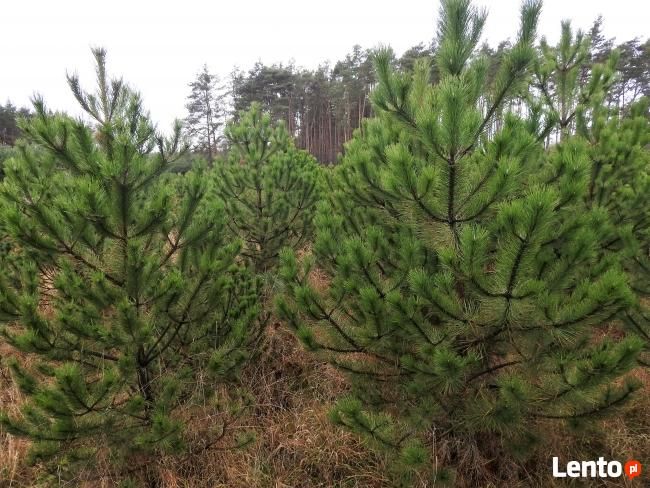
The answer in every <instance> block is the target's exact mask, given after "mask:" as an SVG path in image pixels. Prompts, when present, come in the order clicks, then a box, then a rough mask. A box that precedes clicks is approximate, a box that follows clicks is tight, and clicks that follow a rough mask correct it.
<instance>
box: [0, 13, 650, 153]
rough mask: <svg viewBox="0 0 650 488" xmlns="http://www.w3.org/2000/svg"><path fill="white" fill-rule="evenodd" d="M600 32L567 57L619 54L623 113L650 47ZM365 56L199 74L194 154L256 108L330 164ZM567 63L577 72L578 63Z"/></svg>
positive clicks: (0, 115) (613, 102)
mask: <svg viewBox="0 0 650 488" xmlns="http://www.w3.org/2000/svg"><path fill="white" fill-rule="evenodd" d="M602 26H603V19H602V17H599V18H598V19H596V20H595V21H594V23H593V25H592V27H591V29H590V30H589V32H585V33H584V34H580V35H582V38H583V41H584V45H583V48H584V49H583V50H582V51H581V52H576V53H574V54H575V55H576V56H578V57H583V56H586V57H587V58H588V60H589V61H590V62H591V64H593V63H601V62H603V61H604V60H606V59H609V57H610V55H611V54H612V52H613V51H614V50H617V51H618V61H617V64H616V73H617V80H616V82H615V83H614V86H613V88H612V90H611V91H610V92H608V95H607V100H605V103H606V104H607V106H608V107H609V108H617V110H618V111H619V112H622V111H625V110H627V107H629V106H630V105H631V104H632V103H634V102H635V101H637V100H638V99H639V98H641V97H642V96H644V95H645V96H649V95H650V39H646V40H645V41H642V40H640V39H638V38H636V39H632V40H629V41H626V42H622V43H620V44H618V45H616V44H615V43H614V40H613V39H608V38H606V37H605V36H604V35H603V31H602ZM510 47H511V45H510V42H508V41H506V42H502V43H500V44H499V45H498V46H497V47H496V48H493V47H490V46H489V45H487V44H484V45H483V47H482V48H481V50H480V51H481V54H485V55H487V56H488V58H489V60H490V63H489V75H490V76H491V77H492V78H493V77H494V76H495V74H496V73H497V70H498V67H499V65H500V63H501V60H502V57H503V54H504V52H506V51H507V50H508V49H509V48H510ZM436 50H437V47H436V45H435V42H431V43H428V44H425V43H420V44H418V45H416V46H413V47H411V48H410V49H408V50H406V51H405V52H404V53H403V54H402V56H397V55H395V54H394V53H392V54H391V64H392V65H393V67H394V68H395V69H397V70H399V71H402V72H404V71H412V70H413V66H414V63H415V60H417V59H420V58H425V59H428V60H429V61H433V59H434V56H435V53H436ZM372 55H373V50H372V49H364V48H362V47H361V46H358V45H357V46H354V47H353V48H352V51H351V52H350V53H349V54H347V55H346V56H345V58H344V59H342V60H339V61H337V62H336V63H334V64H333V65H331V64H329V63H323V64H321V65H320V66H318V67H317V68H316V69H313V70H310V69H305V68H300V67H297V66H295V65H294V64H293V63H289V64H270V65H267V64H264V63H261V62H258V63H256V64H255V65H254V66H253V67H252V68H250V69H249V70H242V69H239V68H235V69H234V70H233V71H232V72H231V73H230V74H229V75H228V77H227V78H224V79H220V78H219V77H218V76H217V75H216V74H213V73H210V72H209V70H208V68H207V67H206V66H204V67H203V68H202V69H201V71H200V72H199V73H198V74H197V75H196V77H195V79H194V80H193V81H192V82H191V83H190V84H189V87H190V90H191V91H190V94H189V96H188V99H187V105H186V107H187V110H188V114H187V116H186V118H185V127H186V135H187V136H188V137H190V138H191V140H192V141H193V147H194V150H195V151H196V152H197V153H200V154H202V155H204V156H205V157H206V158H207V159H208V161H210V162H211V161H212V159H213V158H214V155H215V154H216V153H217V152H219V151H220V150H222V149H223V147H222V146H223V145H224V141H225V139H224V137H223V129H224V127H225V123H226V121H227V120H228V119H230V118H234V119H237V114H238V113H240V112H241V111H242V110H245V109H247V108H248V107H249V106H250V105H251V104H252V103H253V102H257V103H259V104H260V105H261V107H262V109H263V110H265V111H267V112H269V113H270V114H271V117H272V120H273V121H274V122H280V121H282V122H283V123H284V124H285V125H286V128H287V130H288V131H289V134H291V135H293V137H294V138H295V142H296V146H297V147H298V148H301V149H306V150H308V151H309V152H310V153H311V154H313V155H314V156H315V157H316V159H317V160H318V161H320V162H321V163H324V164H330V163H334V162H336V161H337V158H338V155H339V154H340V153H341V151H342V149H343V144H344V143H345V142H347V141H348V140H349V139H350V138H351V137H352V133H353V131H354V130H355V129H357V128H358V127H360V125H361V121H362V120H363V119H364V118H366V117H370V116H371V115H373V113H372V107H371V103H370V98H369V95H370V92H371V91H372V89H373V88H374V86H375V83H376V79H375V74H374V71H373V68H372V63H373V61H372V57H373V56H372ZM572 62H573V64H580V65H581V66H582V65H583V64H584V63H582V60H580V59H577V58H576V59H573V61H572ZM578 62H579V63H578ZM430 64H431V66H432V68H431V70H432V72H431V80H432V82H433V83H436V82H437V80H438V73H437V72H436V71H437V68H436V64H435V63H434V62H431V63H430ZM588 74H589V73H588V70H584V73H582V80H584V79H586V77H587V76H588ZM517 103H519V105H520V107H521V108H522V109H523V107H524V106H525V105H526V104H524V103H521V101H520V100H519V101H517V99H516V98H513V99H512V100H511V101H510V102H509V108H510V109H516V108H517V107H514V106H513V104H517ZM28 113H29V112H28V110H27V109H24V108H17V107H15V106H14V105H12V104H11V103H10V102H7V103H6V105H4V106H2V105H0V146H2V145H5V146H6V145H8V146H12V145H13V144H14V142H15V140H16V137H17V136H18V134H19V129H18V126H17V123H16V119H17V118H18V117H19V116H21V115H27V114H28ZM493 129H494V130H496V129H497V128H496V127H495V128H493Z"/></svg>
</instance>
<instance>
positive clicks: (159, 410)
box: [0, 0, 650, 487]
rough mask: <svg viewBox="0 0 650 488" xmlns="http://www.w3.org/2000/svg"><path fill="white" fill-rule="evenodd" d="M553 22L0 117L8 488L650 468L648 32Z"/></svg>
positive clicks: (469, 13)
mask: <svg viewBox="0 0 650 488" xmlns="http://www.w3.org/2000/svg"><path fill="white" fill-rule="evenodd" d="M541 8H542V4H541V2H539V1H537V0H525V1H523V2H522V4H521V9H520V12H519V13H518V20H517V21H518V23H519V26H520V27H519V30H518V34H517V36H516V38H515V39H513V40H512V41H509V42H504V43H502V44H500V45H498V46H497V47H496V48H494V47H490V46H488V45H481V44H480V43H479V41H480V39H481V33H482V31H483V28H484V25H485V22H486V21H489V20H488V19H487V17H486V13H485V12H483V11H482V10H480V9H478V8H476V7H474V6H473V5H472V3H471V2H470V0H443V1H442V2H441V7H440V12H439V21H438V25H437V30H436V32H435V36H434V39H433V41H432V42H431V43H423V44H420V45H418V46H414V47H413V48H411V49H409V50H408V51H406V52H405V53H403V54H402V55H401V56H397V55H396V53H395V52H393V51H392V50H391V49H390V48H387V47H378V48H374V49H363V48H362V47H359V46H355V47H354V48H353V50H352V52H351V53H350V54H349V55H347V56H346V58H345V59H344V60H341V61H338V62H336V63H335V64H334V65H333V66H331V65H329V64H324V65H322V66H321V67H319V68H318V69H316V70H313V71H312V70H306V69H302V68H299V67H296V66H294V65H293V64H291V63H289V64H286V65H270V66H267V65H264V64H262V63H258V64H256V65H255V66H253V67H252V68H251V69H249V70H248V71H242V70H239V69H235V70H233V72H232V73H231V74H230V75H229V76H227V77H224V78H219V77H218V76H217V75H215V74H214V73H210V72H209V70H208V69H207V67H204V68H202V69H201V70H200V71H199V72H198V74H197V75H196V77H195V78H194V80H193V81H192V82H191V83H190V84H189V90H188V91H189V95H188V97H187V113H186V114H185V115H184V118H183V120H179V121H177V122H176V123H175V124H174V126H173V128H172V130H171V131H169V132H166V133H165V132H162V131H160V130H159V128H158V127H157V126H156V124H155V123H154V122H153V121H152V120H151V117H150V116H149V113H148V112H147V110H146V107H144V106H143V102H142V97H141V96H140V94H139V93H138V92H137V91H136V90H135V88H134V87H132V86H130V85H129V84H128V83H127V82H126V81H124V80H123V79H121V78H115V77H113V76H112V73H111V72H110V69H109V68H110V57H109V56H108V55H107V52H106V51H105V50H104V49H101V48H95V49H93V50H92V55H93V57H94V61H95V65H96V80H94V83H92V82H91V81H90V80H82V79H80V78H79V77H78V76H77V75H73V74H71V75H68V79H67V81H68V84H69V87H70V90H71V94H72V96H73V97H74V99H75V100H76V102H77V104H78V105H79V107H80V109H81V110H82V111H83V114H84V115H83V117H80V118H74V117H71V116H69V115H68V114H66V113H60V112H53V111H52V110H50V109H49V108H48V105H47V101H46V100H43V99H42V98H40V97H35V98H34V100H33V106H32V107H31V108H29V109H27V108H17V107H15V106H14V105H12V104H11V103H10V102H7V103H6V104H5V105H4V106H0V333H1V335H0V444H1V448H0V487H4V486H8V487H22V486H89V487H90V486H123V487H135V486H147V487H179V486H197V487H198V486H206V487H208V486H209V487H215V486H224V487H226V486H228V487H238V486H241V487H244V486H246V487H251V486H252V487H266V486H275V487H284V486H292V487H293V486H295V487H303V486H304V487H312V486H313V487H317V486H319V487H325V486H341V487H393V486H403V487H411V486H413V487H433V486H459V487H478V486H480V487H492V486H495V487H496V486H499V487H502V486H503V487H530V486H539V487H542V486H565V485H568V486H614V483H616V485H615V486H642V485H644V483H647V479H648V474H647V472H644V473H643V474H642V476H641V477H640V478H639V479H635V480H628V479H626V478H625V477H622V478H620V479H616V480H611V479H595V478H592V479H582V480H567V479H561V480H558V479H554V478H553V477H552V470H551V457H552V456H557V457H559V458H560V460H561V462H562V463H563V465H562V466H565V465H566V462H568V461H570V460H592V459H593V460H595V459H597V458H598V457H599V456H604V457H605V458H606V459H609V460H619V461H623V462H624V461H626V460H628V459H637V460H639V461H640V462H641V463H642V464H644V468H645V467H646V466H645V465H646V464H647V460H648V456H649V455H650V448H649V446H650V403H649V400H648V395H647V388H648V387H649V386H650V377H648V372H647V371H648V370H647V368H648V366H650V309H649V308H648V307H650V201H649V199H650V111H649V105H650V102H649V98H650V39H648V40H645V41H642V40H639V39H634V40H630V41H627V42H623V43H619V44H618V45H615V44H614V42H613V41H612V40H609V39H607V38H606V37H604V35H603V33H602V27H603V22H604V21H603V19H601V18H599V19H597V20H596V21H595V22H594V24H593V26H592V28H591V29H590V30H589V31H588V32H582V31H580V30H577V29H575V28H573V27H572V26H571V23H570V22H568V21H566V22H564V23H563V24H562V29H561V36H560V39H559V40H558V42H557V43H556V44H549V43H548V42H547V40H546V39H545V38H544V37H543V32H537V30H538V29H537V24H538V19H539V15H540V11H541ZM513 21H514V13H513ZM387 41H390V39H387ZM188 76H189V75H188ZM584 476H585V477H588V476H589V473H585V474H584Z"/></svg>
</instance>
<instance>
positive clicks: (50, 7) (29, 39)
mask: <svg viewBox="0 0 650 488" xmlns="http://www.w3.org/2000/svg"><path fill="white" fill-rule="evenodd" d="M475 3H476V4H477V5H481V6H485V7H487V8H488V11H489V15H488V21H487V27H486V31H485V34H484V40H487V41H488V42H489V43H490V44H492V45H496V44H497V43H498V42H499V41H501V40H504V39H506V38H513V37H514V35H515V34H516V31H517V27H518V25H517V16H518V11H519V4H520V1H519V0H492V1H490V0H477V1H476V2H475ZM438 7H439V2H438V0H321V1H313V0H312V1H308V0H267V1H264V0H222V1H218V0H212V1H207V0H182V1H169V0H157V1H154V0H111V1H101V2H100V1H97V0H56V1H53V0H40V1H38V0H17V1H9V2H3V5H2V8H1V9H0V46H2V54H1V55H0V103H1V102H4V101H5V100H7V99H9V100H11V101H12V102H13V103H15V104H17V105H27V104H28V103H29V99H30V97H31V96H32V95H33V94H34V93H36V92H38V93H40V94H42V95H43V96H44V98H45V101H46V103H47V104H48V106H50V108H53V109H60V110H67V111H69V112H70V113H74V114H77V113H78V111H77V109H76V106H75V103H74V100H73V98H72V95H71V94H70V92H69V90H68V87H67V85H66V81H65V73H66V71H76V72H78V73H79V74H80V76H81V78H82V82H85V84H86V85H88V84H90V83H91V82H92V81H93V71H92V70H93V64H92V57H91V54H90V50H89V48H90V46H104V47H105V48H107V50H108V68H109V71H110V72H111V73H113V74H114V75H119V76H123V77H124V78H125V80H127V81H128V82H129V83H130V84H131V85H133V86H134V87H136V88H137V89H139V90H140V91H141V92H142V93H143V95H144V99H145V104H146V106H147V107H148V108H149V110H150V111H151V114H152V116H153V118H154V120H156V121H158V122H159V123H160V124H161V128H166V126H168V125H169V124H170V123H171V121H172V120H173V119H174V118H175V117H183V116H184V112H185V109H184V104H185V97H186V96H187V92H188V88H187V84H188V83H189V82H190V81H191V79H192V78H193V75H194V74H195V73H196V72H197V71H198V70H199V69H200V67H201V66H202V65H203V64H204V63H207V65H208V66H209V68H210V70H211V71H213V72H216V73H219V74H220V75H222V76H226V75H227V73H229V72H230V71H231V70H232V68H233V66H235V65H236V66H239V67H240V68H242V69H247V68H250V67H251V66H252V65H253V63H255V62H256V61H258V60H261V61H263V62H265V63H273V62H285V63H286V62H287V61H290V60H293V61H294V62H295V64H296V65H299V66H304V67H308V68H313V67H316V66H317V65H318V64H320V63H321V62H323V61H326V60H330V61H332V62H335V61H336V60H338V59H341V58H343V57H344V56H345V54H346V53H347V52H349V51H350V50H351V48H352V46H353V45H354V44H360V45H361V46H363V47H373V46H376V45H378V44H389V45H391V46H392V47H393V49H394V50H395V51H396V52H397V53H398V54H401V53H402V52H403V51H404V50H406V49H408V48H409V47H410V46H413V45H415V44H417V43H419V42H429V41H430V39H431V38H432V36H433V35H434V32H435V25H436V24H435V23H436V19H437V13H438ZM599 14H601V15H603V17H604V19H605V23H604V30H605V34H606V36H608V37H616V38H617V40H619V41H625V40H628V39H631V38H634V37H642V38H645V37H648V36H650V27H649V26H648V21H649V19H650V2H648V0H546V1H545V2H544V8H543V11H542V16H541V24H540V28H539V32H540V33H543V34H545V35H546V36H547V37H548V38H549V39H550V40H554V39H557V36H558V33H559V27H560V20H561V19H565V18H568V19H572V21H573V24H574V25H575V26H576V27H581V28H583V29H585V30H586V29H588V28H589V27H590V26H591V24H592V22H593V20H594V19H595V18H596V17H597V16H598V15H599Z"/></svg>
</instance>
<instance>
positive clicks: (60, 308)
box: [0, 50, 257, 477]
mask: <svg viewBox="0 0 650 488" xmlns="http://www.w3.org/2000/svg"><path fill="white" fill-rule="evenodd" d="M94 54H95V57H96V60H97V73H98V90H97V92H96V93H87V92H85V91H83V90H82V88H81V87H80V85H79V81H78V79H77V78H76V77H70V78H69V82H70V85H71V88H72V91H73V93H74V95H75V97H76V98H77V100H78V102H79V104H80V105H81V106H82V108H83V109H84V110H85V111H86V113H87V114H88V115H89V116H90V117H91V118H92V120H93V122H94V125H93V126H90V125H88V124H86V123H84V122H83V121H80V120H75V119H72V118H70V117H67V116H65V115H60V114H52V113H51V112H48V111H47V110H46V108H45V106H44V105H43V103H42V101H40V100H36V101H35V104H34V107H35V111H36V114H35V116H34V117H33V119H32V120H31V121H29V122H28V123H27V124H25V125H24V127H23V130H24V133H25V137H26V143H25V144H24V145H22V146H21V147H20V150H19V151H20V153H19V155H18V156H17V157H16V158H14V159H13V160H11V161H10V162H9V163H8V164H7V167H6V171H7V175H6V178H5V180H4V182H3V183H2V185H1V186H0V195H1V207H0V208H1V213H0V220H2V221H3V222H5V224H6V227H7V229H6V230H7V232H8V233H9V236H10V237H11V238H12V239H13V241H14V242H15V243H16V249H15V250H14V251H13V252H12V253H11V255H9V256H3V257H2V264H1V265H0V319H1V320H2V321H3V323H4V325H3V326H2V334H3V336H4V340H6V341H7V342H8V344H10V345H11V346H13V347H14V348H16V349H17V350H18V351H21V352H22V353H23V355H21V356H19V357H17V358H15V359H14V360H13V361H11V368H12V371H13V374H14V377H15V380H16V382H17V384H18V386H19V387H20V389H21V391H22V392H23V394H24V395H25V397H26V399H27V402H26V403H25V405H24V406H23V408H22V415H20V416H9V415H7V414H2V417H0V420H1V421H2V425H3V426H4V427H5V428H7V429H8V430H9V432H11V433H13V434H15V435H19V436H24V437H28V438H30V439H32V440H33V441H34V443H33V444H32V449H31V454H32V460H34V461H45V462H47V461H53V462H54V469H55V471H56V474H57V476H59V477H62V476H63V477H64V476H66V475H67V473H68V470H69V469H73V468H83V467H89V468H92V467H93V464H92V463H93V461H94V460H95V459H96V458H97V457H101V458H103V459H106V460H108V461H109V462H110V464H111V465H113V466H114V467H115V469H116V470H119V469H121V468H120V467H121V466H123V463H121V462H120V461H121V460H125V459H129V456H132V455H134V454H138V453H140V454H142V453H161V452H167V451H172V452H177V451H179V450H181V449H182V448H183V444H184V436H183V432H184V422H183V421H181V419H180V418H179V416H178V415H179V409H181V408H184V409H186V408H188V407H191V406H192V405H196V404H198V403H197V402H200V404H201V405H208V404H210V401H211V398H212V397H214V396H215V395H216V398H213V400H214V409H215V415H223V422H222V425H221V426H220V428H222V427H224V426H225V425H226V424H227V422H229V419H228V415H229V414H230V413H233V412H234V411H235V410H233V406H235V405H237V403H238V402H239V401H240V400H239V399H238V398H237V395H236V393H235V392H234V390H232V389H230V391H229V392H228V393H226V392H225V391H224V392H221V391H220V390H219V389H218V385H219V384H220V383H223V382H224V381H227V380H228V379H229V378H231V377H232V375H233V373H235V372H236V371H237V369H238V367H239V366H240V365H241V364H242V362H243V361H244V360H245V359H246V357H247V343H248V341H249V337H250V335H251V333H252V331H253V329H254V324H255V323H256V322H255V321H256V315H257V305H256V304H257V297H256V293H257V292H256V284H255V281H254V279H253V278H251V275H250V274H249V273H248V272H247V271H246V270H245V269H244V267H243V266H242V265H241V264H240V263H238V261H237V256H238V253H239V251H240V246H239V243H238V242H237V241H233V240H231V239H228V238H227V235H228V234H227V232H226V216H225V214H224V210H223V206H222V205H221V204H220V202H219V201H218V200H216V199H215V198H213V197H211V196H210V194H209V192H208V185H207V178H206V176H205V174H203V173H202V172H201V170H200V169H197V170H196V171H192V172H190V173H188V174H187V175H185V176H182V177H178V178H177V179H172V178H171V177H170V176H168V175H167V174H166V173H165V171H166V169H167V168H168V167H169V166H170V164H171V163H172V162H173V160H174V158H176V157H177V155H178V154H179V152H181V151H182V150H183V147H182V144H181V140H180V126H177V127H176V130H175V132H174V135H173V137H172V138H171V139H169V140H164V139H163V138H161V137H159V136H158V135H157V133H156V131H155V129H154V127H153V126H152V125H151V122H150V120H149V118H148V116H147V115H146V114H145V113H144V112H143V109H142V106H141V102H140V98H139V96H138V95H137V94H136V93H134V92H133V91H131V90H130V89H129V88H127V87H126V85H125V84H124V83H122V81H121V80H109V79H108V77H107V75H106V70H105V53H104V52H103V51H102V50H95V51H94ZM27 143H29V144H27ZM34 148H36V149H38V150H37V151H36V150H35V149H34ZM230 397H231V398H230ZM229 398H230V399H231V400H232V402H231V401H230V400H229ZM206 402H208V403H206ZM219 412H221V413H219ZM213 427H215V426H213ZM215 428H216V427H215ZM220 428H216V429H217V431H216V432H206V433H205V438H204V440H205V443H206V446H207V445H209V444H210V443H211V442H214V441H215V440H216V439H218V438H220V437H221V436H223V432H221V430H220ZM244 440H245V439H242V442H243V441H244ZM127 467H128V468H129V469H132V468H133V465H132V464H131V465H127ZM73 472H74V471H73Z"/></svg>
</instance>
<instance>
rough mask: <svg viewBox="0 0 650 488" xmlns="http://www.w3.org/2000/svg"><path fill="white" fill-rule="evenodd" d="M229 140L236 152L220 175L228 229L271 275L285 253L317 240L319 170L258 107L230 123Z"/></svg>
mask: <svg viewBox="0 0 650 488" xmlns="http://www.w3.org/2000/svg"><path fill="white" fill-rule="evenodd" d="M226 138H227V139H228V142H229V144H230V145H231V149H230V152H229V154H228V158H227V160H225V161H222V162H221V163H219V164H217V166H216V174H215V177H216V182H217V192H218V194H219V196H220V197H221V199H222V200H223V201H224V205H225V211H226V215H227V225H228V227H229V228H230V230H231V231H232V232H233V233H234V234H235V235H236V236H238V237H239V238H240V239H242V241H243V242H244V248H243V251H242V253H243V255H244V256H246V258H248V259H249V260H250V261H251V263H252V265H253V268H254V269H255V271H256V272H258V273H264V272H268V271H271V270H273V269H275V267H276V266H277V262H278V256H279V252H280V249H282V248H283V247H290V248H292V249H299V248H300V247H301V246H303V245H305V244H306V243H307V240H308V239H309V238H310V237H311V232H312V226H313V223H312V221H313V215H314V212H315V208H316V203H317V202H318V199H319V196H320V193H319V166H318V164H317V163H316V160H315V159H314V158H313V157H312V156H311V155H310V154H309V153H308V152H306V151H303V150H299V149H296V147H295V146H294V144H293V142H291V139H290V136H289V133H288V132H287V130H286V129H285V127H284V125H283V124H277V125H273V124H272V123H271V118H270V116H269V114H268V113H264V112H262V110H261V106H260V105H259V104H256V103H255V104H253V105H252V106H251V108H250V110H248V111H246V112H242V113H241V114H240V117H239V121H238V122H235V123H231V124H229V125H228V127H227V128H226Z"/></svg>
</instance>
